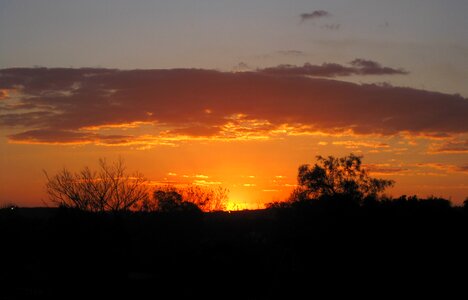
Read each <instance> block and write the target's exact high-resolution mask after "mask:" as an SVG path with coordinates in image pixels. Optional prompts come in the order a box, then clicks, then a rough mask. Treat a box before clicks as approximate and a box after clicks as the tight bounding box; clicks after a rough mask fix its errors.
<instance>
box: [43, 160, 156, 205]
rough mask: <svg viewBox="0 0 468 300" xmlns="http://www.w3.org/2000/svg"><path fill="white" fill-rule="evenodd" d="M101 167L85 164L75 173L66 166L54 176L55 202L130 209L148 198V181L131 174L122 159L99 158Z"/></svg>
mask: <svg viewBox="0 0 468 300" xmlns="http://www.w3.org/2000/svg"><path fill="white" fill-rule="evenodd" d="M99 167H100V168H99V170H98V171H93V170H91V169H90V168H88V167H85V168H84V169H82V170H81V171H80V172H77V173H73V172H71V171H69V170H68V169H66V168H64V169H62V170H61V171H60V172H59V173H58V174H56V175H54V176H52V177H50V176H49V175H48V174H47V172H45V171H44V174H45V176H46V178H47V183H46V190H47V194H48V195H49V199H50V200H51V202H53V203H55V204H58V205H60V206H64V207H69V208H77V209H80V210H85V211H93V212H103V211H114V212H116V211H126V210H129V209H130V208H132V207H134V206H136V205H137V203H138V202H142V201H145V200H146V199H147V198H148V194H149V191H148V187H147V180H146V179H145V178H144V177H143V175H142V174H140V173H138V172H136V173H133V174H131V175H130V174H128V173H127V171H126V167H125V164H124V162H123V160H122V159H119V160H117V161H116V162H114V163H112V164H108V163H107V162H106V160H104V159H100V160H99Z"/></svg>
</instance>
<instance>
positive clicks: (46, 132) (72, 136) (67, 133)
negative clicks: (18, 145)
mask: <svg viewBox="0 0 468 300" xmlns="http://www.w3.org/2000/svg"><path fill="white" fill-rule="evenodd" d="M9 138H10V140H11V141H13V142H25V143H49V144H54V143H61V144H76V143H91V142H92V143H97V144H107V145H113V144H127V143H129V142H131V141H132V140H133V137H132V136H125V135H100V134H95V133H90V132H79V131H73V130H60V129H37V130H28V131H25V132H21V133H18V134H13V135H10V136H9Z"/></svg>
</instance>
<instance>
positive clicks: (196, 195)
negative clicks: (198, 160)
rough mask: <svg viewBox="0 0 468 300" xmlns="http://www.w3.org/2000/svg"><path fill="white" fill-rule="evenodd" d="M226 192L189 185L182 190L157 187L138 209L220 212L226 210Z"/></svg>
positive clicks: (150, 210)
mask: <svg viewBox="0 0 468 300" xmlns="http://www.w3.org/2000/svg"><path fill="white" fill-rule="evenodd" d="M228 193H229V192H228V190H227V189H226V188H223V187H217V188H208V187H202V186H195V185H189V186H186V187H183V188H176V187H174V186H170V185H167V186H158V187H156V189H155V190H154V191H153V198H152V199H145V200H144V201H142V202H141V205H140V206H139V207H138V209H140V210H141V211H145V212H154V211H160V212H174V211H186V210H192V211H193V210H200V211H204V212H208V211H221V210H224V209H225V208H226V202H227V199H228Z"/></svg>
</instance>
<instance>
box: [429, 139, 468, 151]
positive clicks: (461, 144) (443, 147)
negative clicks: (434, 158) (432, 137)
mask: <svg viewBox="0 0 468 300" xmlns="http://www.w3.org/2000/svg"><path fill="white" fill-rule="evenodd" d="M429 152H430V153H434V154H439V153H440V154H443V153H468V139H466V140H457V139H452V140H449V141H446V142H443V143H436V144H433V145H432V146H431V148H430V149H429Z"/></svg>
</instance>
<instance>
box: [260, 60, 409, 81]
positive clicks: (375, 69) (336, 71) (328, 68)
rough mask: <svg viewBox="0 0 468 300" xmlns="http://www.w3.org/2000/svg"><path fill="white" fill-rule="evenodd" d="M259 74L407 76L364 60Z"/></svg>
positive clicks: (282, 68) (289, 67)
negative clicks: (347, 63) (345, 64)
mask: <svg viewBox="0 0 468 300" xmlns="http://www.w3.org/2000/svg"><path fill="white" fill-rule="evenodd" d="M259 71H260V72H264V73H269V74H277V75H294V76H297V75H305V76H316V77H337V76H351V75H403V74H408V72H407V71H405V70H402V69H394V68H390V67H383V66H381V65H380V64H379V63H377V62H375V61H371V60H365V59H355V60H353V61H352V62H350V65H349V66H344V65H341V64H335V63H324V64H322V65H312V64H310V63H305V64H304V65H303V66H294V65H279V66H276V67H271V68H265V69H262V70H259Z"/></svg>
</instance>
